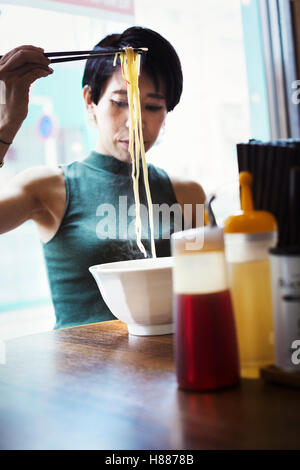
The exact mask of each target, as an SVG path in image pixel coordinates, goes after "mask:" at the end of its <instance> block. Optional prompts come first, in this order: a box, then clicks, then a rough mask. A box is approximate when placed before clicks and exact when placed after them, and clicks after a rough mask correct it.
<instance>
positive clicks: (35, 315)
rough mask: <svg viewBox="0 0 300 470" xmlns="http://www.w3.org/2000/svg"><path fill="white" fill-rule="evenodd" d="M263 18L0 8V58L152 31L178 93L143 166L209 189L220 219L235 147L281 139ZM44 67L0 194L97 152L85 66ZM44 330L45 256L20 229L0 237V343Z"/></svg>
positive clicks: (150, 8) (171, 10) (233, 186)
mask: <svg viewBox="0 0 300 470" xmlns="http://www.w3.org/2000/svg"><path fill="white" fill-rule="evenodd" d="M276 3H278V2H273V4H274V5H275V4H276ZM271 10H272V7H270V5H269V2H267V1H265V2H261V1H260V0H248V1H245V0H244V1H240V0H226V1H225V2H224V0H185V1H184V2H183V1H181V0H163V1H160V0H135V1H134V0H106V1H101V0H99V1H95V0H93V1H92V0H47V1H46V0H45V1H43V0H39V1H35V0H28V1H26V0H22V1H17V0H16V1H14V0H9V1H1V0H0V49H1V50H0V54H4V53H6V52H7V51H9V50H10V49H12V48H13V47H16V46H18V45H21V44H33V45H35V46H40V47H43V48H44V49H45V51H64V50H83V49H91V48H92V47H93V46H94V44H95V43H97V42H98V41H99V40H100V39H101V38H102V37H104V36H105V35H107V34H110V33H115V32H122V31H123V30H124V29H125V28H127V27H129V26H132V25H134V24H136V25H141V26H146V27H150V28H152V29H154V30H157V31H158V32H160V33H161V34H162V35H163V36H165V37H166V38H167V39H168V40H169V41H170V42H171V43H172V44H173V45H174V47H175V49H176V50H177V52H178V54H179V56H180V58H181V61H182V67H183V74H184V91H183V95H182V99H181V103H180V104H179V105H178V106H177V107H176V108H175V110H174V111H173V112H171V113H170V114H169V116H168V118H167V124H166V130H165V133H164V135H163V136H162V137H161V138H160V140H159V142H158V143H157V145H155V147H154V148H153V149H151V150H150V152H149V153H148V154H147V156H148V161H151V162H152V163H154V164H156V165H157V166H160V167H162V168H164V169H165V170H166V171H167V172H168V173H169V174H170V175H173V176H176V175H178V176H181V175H184V176H185V177H187V178H191V179H193V180H197V181H198V182H199V183H201V184H202V186H203V187H204V189H205V191H206V193H207V194H210V193H212V192H216V194H217V200H216V203H215V212H216V215H217V218H218V219H219V220H222V219H223V218H224V217H225V216H226V215H228V214H229V213H232V212H234V211H236V210H237V209H238V207H239V200H238V184H237V177H238V169H237V168H238V167H237V156H236V144H237V142H246V141H247V140H248V139H250V138H256V139H262V140H268V139H269V138H271V137H280V136H281V137H286V136H288V133H289V130H288V128H287V125H288V124H287V122H288V121H287V119H286V121H282V119H281V116H279V115H278V116H277V117H276V109H277V107H278V106H280V105H282V102H280V93H279V94H278V93H277V92H278V90H277V88H276V86H277V87H279V89H280V86H281V84H280V83H279V84H278V76H277V78H276V80H275V81H276V83H275V82H274V74H273V72H274V71H273V66H274V60H273V58H274V57H275V55H274V54H275V52H276V51H275V52H274V45H272V44H271V42H270V37H271V31H270V27H271V26H272V25H270V17H271V15H272V11H271ZM277 23H278V25H279V24H280V22H278V21H277ZM266 25H267V26H266ZM266 28H267V30H266ZM266 31H269V33H270V35H268V34H266ZM268 41H269V43H268ZM271 59H272V60H271ZM281 65H282V66H283V65H284V64H281ZM53 68H54V70H55V73H54V74H53V75H52V76H50V77H48V78H47V79H41V80H39V81H38V82H36V83H35V84H34V85H33V87H32V89H31V99H30V108H29V114H28V117H27V118H26V120H25V122H24V124H23V127H22V128H21V130H20V132H19V133H18V135H17V137H16V138H15V140H14V143H13V145H12V146H11V147H10V149H9V151H8V154H7V157H6V159H5V165H4V166H3V168H1V172H0V185H1V187H2V186H3V185H5V184H6V183H7V182H8V181H9V179H10V178H12V177H13V176H14V175H15V174H16V173H18V172H19V171H21V170H23V169H25V168H28V167H30V166H34V165H40V164H45V165H57V164H60V163H68V162H71V161H73V160H82V159H83V158H85V157H86V156H87V154H88V153H89V151H90V150H91V149H93V147H94V144H95V140H96V132H95V129H94V128H93V126H92V125H91V124H89V123H88V121H87V117H86V112H85V108H84V105H83V100H82V90H81V78H82V74H83V68H84V62H74V63H70V64H56V65H53ZM277 75H278V74H277ZM274 83H275V84H274ZM272 87H273V88H272ZM272 93H273V94H272ZM277 95H278V96H277ZM281 98H282V97H281ZM282 109H283V108H282ZM283 115H284V113H283ZM284 126H285V127H284ZM53 325H54V312H53V307H52V304H51V300H50V292H49V287H48V281H47V277H46V271H45V266H44V261H43V255H42V248H41V244H40V241H39V237H38V233H37V231H36V229H35V226H34V224H33V222H31V221H29V222H26V223H25V224H23V225H22V226H21V227H19V228H17V229H16V230H14V231H12V232H10V233H7V234H4V235H1V237H0V338H2V339H8V338H13V337H17V336H20V335H24V334H30V333H35V332H40V331H45V330H49V329H52V327H53Z"/></svg>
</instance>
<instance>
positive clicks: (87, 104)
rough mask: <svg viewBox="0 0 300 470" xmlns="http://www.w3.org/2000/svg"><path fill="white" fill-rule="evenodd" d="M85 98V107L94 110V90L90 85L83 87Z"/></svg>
mask: <svg viewBox="0 0 300 470" xmlns="http://www.w3.org/2000/svg"><path fill="white" fill-rule="evenodd" d="M83 99H84V102H85V107H86V109H87V111H89V112H92V111H93V108H94V106H93V100H92V90H91V87H90V86H89V85H84V87H83Z"/></svg>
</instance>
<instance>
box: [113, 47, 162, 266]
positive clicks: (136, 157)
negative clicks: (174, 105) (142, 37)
mask: <svg viewBox="0 0 300 470" xmlns="http://www.w3.org/2000/svg"><path fill="white" fill-rule="evenodd" d="M118 55H119V56H120V60H121V67H122V76H123V78H124V80H125V81H126V83H127V97H128V109H129V152H130V155H131V160H132V173H131V176H132V180H133V193H134V200H135V207H136V239H137V245H138V247H139V249H140V250H141V252H142V253H143V254H144V256H145V258H146V257H147V253H146V250H145V247H144V245H143V243H142V239H141V238H142V221H141V215H140V196H139V176H140V160H141V163H142V168H143V175H144V185H145V191H146V197H147V204H148V218H149V227H150V238H151V253H152V257H153V258H156V251H155V243H154V227H153V207H152V200H151V193H150V187H149V179H148V168H147V164H146V156H145V148H144V139H143V131H142V115H141V103H140V92H139V84H138V80H139V72H140V61H141V56H140V54H139V53H138V52H135V51H134V50H133V49H132V47H126V48H125V51H124V52H121V53H120V52H118V53H117V54H116V56H115V60H114V65H115V64H116V61H117V57H118Z"/></svg>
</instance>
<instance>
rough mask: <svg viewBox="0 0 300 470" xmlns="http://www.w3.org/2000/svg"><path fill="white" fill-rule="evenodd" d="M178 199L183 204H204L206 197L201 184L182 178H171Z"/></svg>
mask: <svg viewBox="0 0 300 470" xmlns="http://www.w3.org/2000/svg"><path fill="white" fill-rule="evenodd" d="M170 181H171V183H172V186H173V189H174V192H175V195H176V199H177V201H178V202H180V203H182V204H204V202H205V199H206V196H205V192H204V189H203V188H202V186H201V184H200V183H198V182H197V181H194V180H190V179H187V178H182V177H175V176H170Z"/></svg>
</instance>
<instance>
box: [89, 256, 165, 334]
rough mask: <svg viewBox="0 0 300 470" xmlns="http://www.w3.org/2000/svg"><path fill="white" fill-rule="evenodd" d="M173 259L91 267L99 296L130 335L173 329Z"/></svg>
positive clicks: (151, 259)
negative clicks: (125, 324) (124, 324)
mask: <svg viewBox="0 0 300 470" xmlns="http://www.w3.org/2000/svg"><path fill="white" fill-rule="evenodd" d="M172 267H173V258H172V257H167V258H157V259H153V258H146V259H138V260H130V261H118V262H116V263H106V264H98V265H95V266H91V267H90V268H89V270H90V272H91V273H92V275H93V276H94V278H95V280H96V282H97V285H98V287H99V290H100V292H101V295H102V297H103V299H104V301H105V302H106V304H107V306H108V308H109V309H110V310H111V312H112V313H113V314H114V315H115V317H117V318H118V319H119V320H122V321H123V322H125V323H127V326H128V332H129V333H130V334H133V335H138V336H146V335H163V334H170V333H173V332H174V328H173V313H172Z"/></svg>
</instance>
